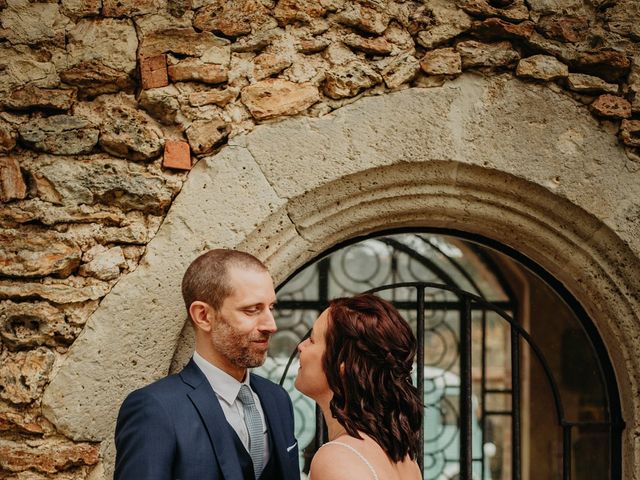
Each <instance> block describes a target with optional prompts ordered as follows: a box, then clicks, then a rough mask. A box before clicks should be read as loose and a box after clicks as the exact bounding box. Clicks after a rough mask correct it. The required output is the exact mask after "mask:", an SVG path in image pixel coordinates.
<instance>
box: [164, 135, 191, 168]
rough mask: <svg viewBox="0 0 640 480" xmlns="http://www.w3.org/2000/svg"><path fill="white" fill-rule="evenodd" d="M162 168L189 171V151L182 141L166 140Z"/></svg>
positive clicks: (185, 143) (187, 145) (186, 144)
mask: <svg viewBox="0 0 640 480" xmlns="http://www.w3.org/2000/svg"><path fill="white" fill-rule="evenodd" d="M162 166H163V167H165V168H175V169H178V170H191V149H190V148H189V144H188V143H187V142H183V141H176V140H166V141H165V142H164V157H163V159H162Z"/></svg>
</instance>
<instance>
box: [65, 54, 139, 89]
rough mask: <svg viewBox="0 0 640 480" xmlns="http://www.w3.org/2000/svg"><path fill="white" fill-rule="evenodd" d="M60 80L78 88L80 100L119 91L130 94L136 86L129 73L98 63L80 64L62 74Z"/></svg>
mask: <svg viewBox="0 0 640 480" xmlns="http://www.w3.org/2000/svg"><path fill="white" fill-rule="evenodd" d="M60 79H61V80H62V81H63V82H65V83H67V84H69V85H74V86H77V87H78V96H79V97H80V98H87V97H95V96H97V95H102V94H104V93H115V92H119V91H125V92H130V91H132V90H133V88H134V86H135V83H134V82H133V80H132V79H131V77H130V76H129V74H128V73H125V72H122V71H120V70H116V69H115V68H111V67H109V66H107V65H104V64H102V63H100V62H98V61H88V62H80V63H78V64H77V65H75V66H73V67H71V68H69V69H67V70H64V71H62V72H60Z"/></svg>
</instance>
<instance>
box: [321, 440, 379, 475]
mask: <svg viewBox="0 0 640 480" xmlns="http://www.w3.org/2000/svg"><path fill="white" fill-rule="evenodd" d="M327 445H340V446H342V447H344V448H347V449H349V450H351V451H352V452H353V453H355V454H356V455H357V456H358V457H360V459H361V460H362V461H363V462H364V463H366V464H367V467H369V470H371V473H372V474H373V478H374V479H375V480H378V474H377V473H376V470H375V468H373V465H371V463H369V460H367V459H366V458H365V457H364V455H362V454H361V453H360V452H359V451H358V450H356V449H355V448H353V447H352V446H351V445H347V444H346V443H342V442H338V441H337V440H334V441H332V442H328V443H325V444H324V445H322V446H323V447H326V446H327ZM321 448H322V447H321Z"/></svg>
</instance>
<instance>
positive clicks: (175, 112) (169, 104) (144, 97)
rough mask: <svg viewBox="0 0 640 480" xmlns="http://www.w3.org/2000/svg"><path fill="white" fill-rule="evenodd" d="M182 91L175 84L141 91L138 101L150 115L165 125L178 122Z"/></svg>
mask: <svg viewBox="0 0 640 480" xmlns="http://www.w3.org/2000/svg"><path fill="white" fill-rule="evenodd" d="M179 96H180V92H179V91H178V89H177V88H176V87H175V86H174V85H168V86H166V87H163V88H153V89H151V90H143V91H142V92H140V98H139V99H138V103H139V105H140V107H142V108H143V109H144V110H145V111H146V112H147V113H148V114H149V115H151V116H152V117H153V118H155V119H156V120H158V121H159V122H160V123H163V124H165V125H171V124H173V123H177V122H179V121H180V118H181V111H180V102H179V100H178V98H179Z"/></svg>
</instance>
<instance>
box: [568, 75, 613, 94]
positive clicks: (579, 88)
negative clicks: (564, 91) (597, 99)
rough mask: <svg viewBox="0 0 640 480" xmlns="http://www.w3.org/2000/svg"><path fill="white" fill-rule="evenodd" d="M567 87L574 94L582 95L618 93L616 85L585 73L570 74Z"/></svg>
mask: <svg viewBox="0 0 640 480" xmlns="http://www.w3.org/2000/svg"><path fill="white" fill-rule="evenodd" d="M567 85H568V86H569V88H570V89H571V90H573V91H574V92H580V93H600V92H605V93H618V85H616V84H615V83H607V82H605V81H604V80H602V79H601V78H599V77H594V76H592V75H586V74H584V73H570V74H569V76H568V77H567Z"/></svg>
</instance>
